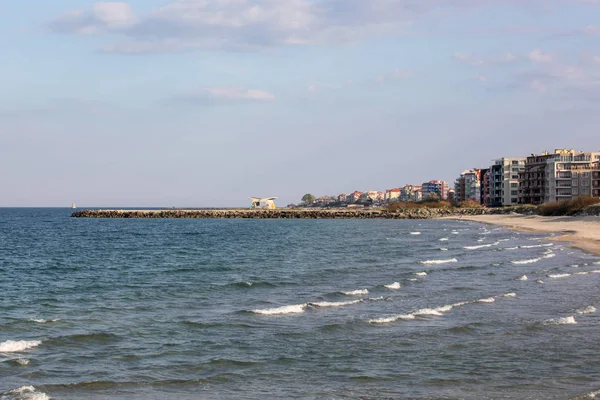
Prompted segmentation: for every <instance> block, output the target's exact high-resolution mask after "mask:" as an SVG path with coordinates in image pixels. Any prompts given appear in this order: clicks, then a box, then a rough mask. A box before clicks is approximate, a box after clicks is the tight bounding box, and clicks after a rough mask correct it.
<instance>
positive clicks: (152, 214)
mask: <svg viewBox="0 0 600 400" xmlns="http://www.w3.org/2000/svg"><path fill="white" fill-rule="evenodd" d="M511 212H514V213H519V214H529V213H530V212H531V208H528V207H508V208H503V209H487V208H408V209H400V210H396V211H388V210H386V209H349V208H335V209H312V208H309V209H276V210H262V209H261V210H257V209H254V210H251V209H228V210H215V209H210V210H208V209H207V210H180V209H164V210H81V211H76V212H74V213H73V214H72V216H73V217H75V218H230V219H434V218H443V217H460V216H461V215H484V214H508V213H511ZM531 214H533V212H531Z"/></svg>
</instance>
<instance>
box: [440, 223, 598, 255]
mask: <svg viewBox="0 0 600 400" xmlns="http://www.w3.org/2000/svg"><path fill="white" fill-rule="evenodd" d="M448 219H462V220H467V221H476V222H482V223H486V224H491V225H502V226H505V227H507V228H509V229H512V230H516V231H528V232H548V233H555V234H557V235H556V236H552V237H549V238H548V240H551V241H561V242H571V247H575V248H578V249H581V250H584V251H587V252H589V253H592V254H595V255H599V256H600V217H540V216H526V215H473V216H464V217H462V218H454V217H450V218H448Z"/></svg>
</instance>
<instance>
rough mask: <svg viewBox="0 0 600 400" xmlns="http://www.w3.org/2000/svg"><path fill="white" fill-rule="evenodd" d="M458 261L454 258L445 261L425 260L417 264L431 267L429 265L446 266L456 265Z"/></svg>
mask: <svg viewBox="0 0 600 400" xmlns="http://www.w3.org/2000/svg"><path fill="white" fill-rule="evenodd" d="M456 262H458V260H457V259H456V258H449V259H446V260H427V261H419V264H424V265H431V264H448V263H456Z"/></svg>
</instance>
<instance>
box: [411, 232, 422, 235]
mask: <svg viewBox="0 0 600 400" xmlns="http://www.w3.org/2000/svg"><path fill="white" fill-rule="evenodd" d="M420 234H421V232H410V235H420Z"/></svg>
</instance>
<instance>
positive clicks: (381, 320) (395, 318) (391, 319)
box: [368, 314, 415, 324]
mask: <svg viewBox="0 0 600 400" xmlns="http://www.w3.org/2000/svg"><path fill="white" fill-rule="evenodd" d="M401 319H403V320H411V319H415V316H414V315H412V314H399V315H392V316H391V317H382V318H376V319H370V320H369V321H368V322H369V323H370V324H389V323H390V322H396V321H398V320H401Z"/></svg>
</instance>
